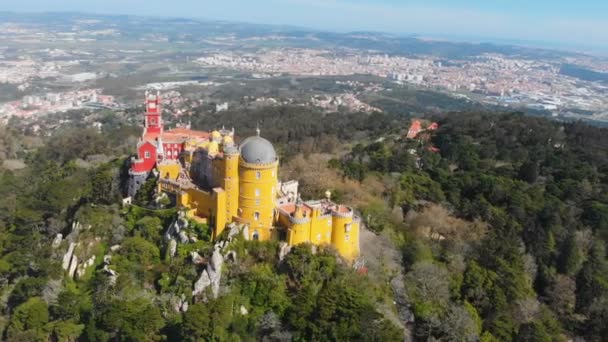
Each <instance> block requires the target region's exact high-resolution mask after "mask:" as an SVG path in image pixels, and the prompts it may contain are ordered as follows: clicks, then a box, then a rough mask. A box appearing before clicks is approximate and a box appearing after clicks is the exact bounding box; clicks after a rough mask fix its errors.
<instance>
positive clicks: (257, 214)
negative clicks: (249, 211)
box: [253, 211, 260, 221]
mask: <svg viewBox="0 0 608 342" xmlns="http://www.w3.org/2000/svg"><path fill="white" fill-rule="evenodd" d="M253 219H254V220H256V221H259V220H260V213H259V212H257V211H256V212H255V213H253Z"/></svg>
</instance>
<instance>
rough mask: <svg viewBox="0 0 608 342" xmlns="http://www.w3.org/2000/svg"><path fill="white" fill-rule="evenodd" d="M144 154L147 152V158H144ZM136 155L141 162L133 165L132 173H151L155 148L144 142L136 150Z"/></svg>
mask: <svg viewBox="0 0 608 342" xmlns="http://www.w3.org/2000/svg"><path fill="white" fill-rule="evenodd" d="M146 152H149V156H150V157H149V158H146ZM137 155H138V157H139V159H140V160H141V162H139V163H135V164H133V166H132V169H133V171H134V172H144V171H146V172H149V171H152V169H153V168H154V165H156V146H154V145H152V144H151V143H150V142H145V143H144V144H142V145H141V146H139V149H138V150H137Z"/></svg>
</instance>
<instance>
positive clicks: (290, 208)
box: [279, 202, 312, 214]
mask: <svg viewBox="0 0 608 342" xmlns="http://www.w3.org/2000/svg"><path fill="white" fill-rule="evenodd" d="M279 209H281V210H283V211H285V212H286V213H288V214H293V213H295V212H296V204H295V203H293V202H292V203H286V204H283V205H282V206H279ZM302 210H303V211H304V212H306V213H310V212H311V211H312V208H311V207H309V206H308V205H306V204H303V205H302Z"/></svg>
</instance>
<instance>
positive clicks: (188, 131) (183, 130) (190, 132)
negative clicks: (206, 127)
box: [165, 127, 210, 139]
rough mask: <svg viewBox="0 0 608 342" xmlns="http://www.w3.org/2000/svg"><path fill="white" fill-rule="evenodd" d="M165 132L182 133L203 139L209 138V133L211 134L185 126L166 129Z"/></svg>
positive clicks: (182, 134)
mask: <svg viewBox="0 0 608 342" xmlns="http://www.w3.org/2000/svg"><path fill="white" fill-rule="evenodd" d="M165 134H174V135H181V136H185V137H193V138H202V139H209V135H210V134H209V132H205V131H195V130H192V129H188V128H184V127H177V128H173V129H170V130H168V131H166V132H165Z"/></svg>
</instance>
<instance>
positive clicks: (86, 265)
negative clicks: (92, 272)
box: [76, 255, 96, 278]
mask: <svg viewBox="0 0 608 342" xmlns="http://www.w3.org/2000/svg"><path fill="white" fill-rule="evenodd" d="M95 259H96V257H95V255H93V256H92V257H90V258H89V259H87V261H85V262H83V263H82V264H80V265H79V266H78V269H77V270H76V276H77V277H78V278H81V277H82V276H84V274H85V272H86V271H87V268H89V267H91V266H93V265H95Z"/></svg>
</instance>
